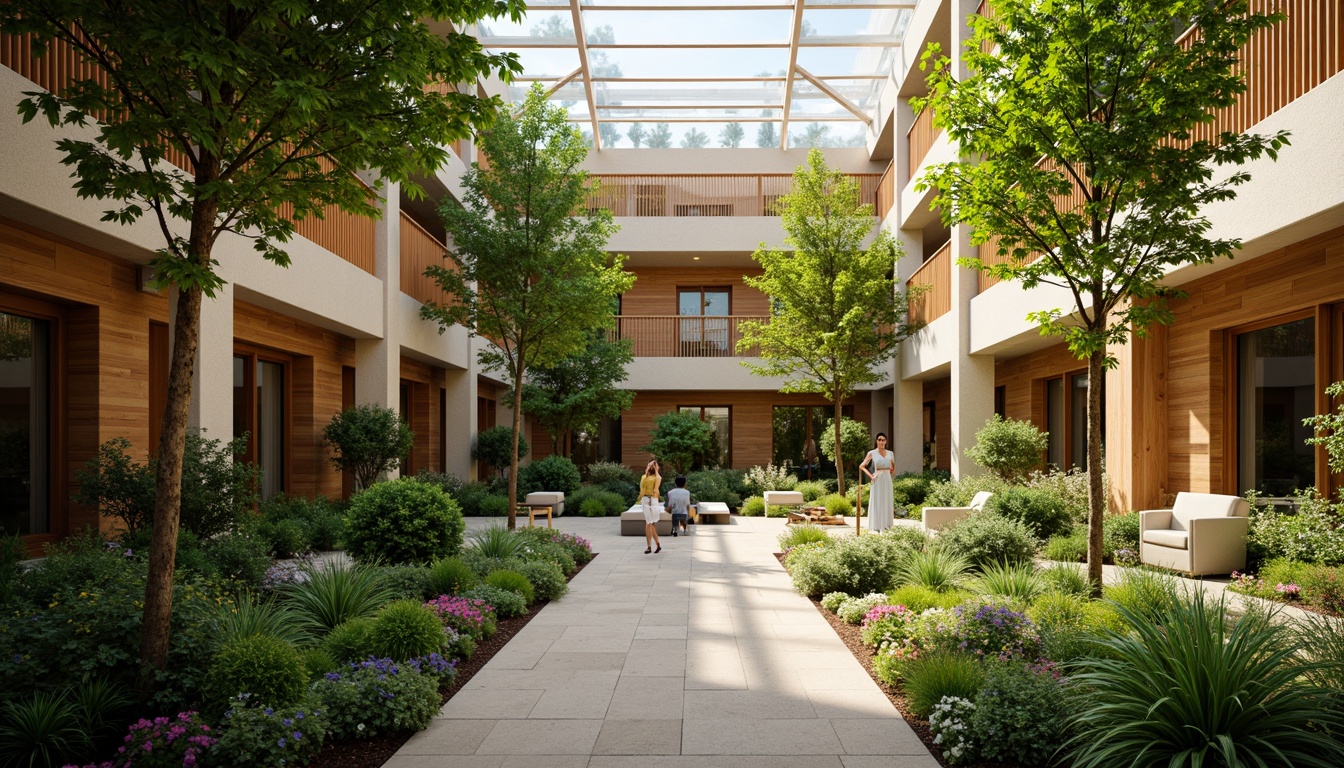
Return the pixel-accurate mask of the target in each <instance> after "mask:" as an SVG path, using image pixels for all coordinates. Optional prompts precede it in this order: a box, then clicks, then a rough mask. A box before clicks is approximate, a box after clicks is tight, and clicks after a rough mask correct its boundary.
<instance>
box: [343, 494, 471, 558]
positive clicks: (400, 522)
mask: <svg viewBox="0 0 1344 768" xmlns="http://www.w3.org/2000/svg"><path fill="white" fill-rule="evenodd" d="M349 524H350V527H349V531H348V532H347V534H346V551H347V552H349V553H350V556H351V557H353V558H355V560H357V561H362V562H367V561H370V560H378V561H381V562H383V563H387V564H392V565H395V564H401V563H428V562H433V561H435V560H438V559H439V558H442V557H447V556H449V555H455V554H457V553H458V552H459V551H460V550H461V549H462V532H463V531H464V530H465V529H466V523H465V522H463V520H462V512H461V510H460V509H459V508H458V506H457V502H456V501H453V498H452V497H451V496H449V495H448V494H446V493H444V492H443V490H442V489H440V488H439V487H438V486H435V485H426V484H425V483H417V482H416V481H414V480H410V479H402V480H394V481H392V482H390V483H379V484H377V485H375V486H373V487H372V488H369V489H367V490H364V491H360V492H359V493H357V494H355V496H354V497H353V498H351V499H350V510H349Z"/></svg>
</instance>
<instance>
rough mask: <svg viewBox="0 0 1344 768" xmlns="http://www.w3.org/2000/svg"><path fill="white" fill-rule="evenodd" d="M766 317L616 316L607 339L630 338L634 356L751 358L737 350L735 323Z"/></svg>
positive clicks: (751, 354)
mask: <svg viewBox="0 0 1344 768" xmlns="http://www.w3.org/2000/svg"><path fill="white" fill-rule="evenodd" d="M769 319H770V318H769V317H766V316H763V315H727V316H718V317H712V316H710V317H705V316H698V315H696V316H685V315H646V316H638V315H617V316H616V326H615V327H614V328H611V329H610V330H608V331H607V338H609V339H611V340H612V341H616V340H618V339H631V340H633V342H634V350H633V351H634V355H635V357H752V356H753V353H748V354H739V353H738V351H737V342H738V341H739V340H740V339H741V338H742V332H741V330H740V329H739V328H738V323H740V322H742V321H743V320H755V321H760V322H764V321H767V320H769Z"/></svg>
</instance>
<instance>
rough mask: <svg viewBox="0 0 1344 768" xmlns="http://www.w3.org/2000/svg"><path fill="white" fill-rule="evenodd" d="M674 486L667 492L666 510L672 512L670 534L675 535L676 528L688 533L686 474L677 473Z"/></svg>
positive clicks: (688, 506) (688, 509) (689, 511)
mask: <svg viewBox="0 0 1344 768" xmlns="http://www.w3.org/2000/svg"><path fill="white" fill-rule="evenodd" d="M673 482H674V483H675V485H676V486H677V487H676V488H673V489H672V490H670V491H668V492H667V511H668V512H671V513H672V535H673V536H674V537H675V536H676V535H677V529H678V528H680V529H681V530H682V531H685V532H687V533H690V528H689V527H687V524H688V523H689V522H690V519H691V503H692V502H691V492H690V491H688V490H686V476H685V475H677V479H676V480H675V481H673Z"/></svg>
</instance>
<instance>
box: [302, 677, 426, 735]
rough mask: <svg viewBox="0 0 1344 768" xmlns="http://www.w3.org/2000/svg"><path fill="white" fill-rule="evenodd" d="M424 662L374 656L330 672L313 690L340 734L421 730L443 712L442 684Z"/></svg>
mask: <svg viewBox="0 0 1344 768" xmlns="http://www.w3.org/2000/svg"><path fill="white" fill-rule="evenodd" d="M422 666H423V663H422V664H420V665H417V664H411V663H404V664H398V663H395V662H393V661H392V660H391V659H375V658H370V659H368V660H367V661H361V662H358V663H352V664H350V665H349V668H348V669H347V670H345V671H343V672H328V673H327V674H326V675H325V676H324V677H323V678H322V679H320V680H318V681H317V682H315V683H313V691H314V693H316V695H317V697H318V701H319V702H320V703H321V708H322V711H323V712H325V713H326V716H327V722H328V723H329V724H330V728H331V731H330V732H331V735H332V736H334V737H335V738H338V739H369V738H373V737H374V736H377V735H378V734H380V733H388V732H391V731H419V730H422V729H424V728H425V727H427V726H428V725H429V721H430V720H432V719H433V718H434V715H435V714H436V713H437V712H438V711H439V685H438V681H437V679H436V678H435V676H433V675H428V674H422V672H421V667H422Z"/></svg>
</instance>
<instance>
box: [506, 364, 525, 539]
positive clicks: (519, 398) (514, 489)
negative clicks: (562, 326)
mask: <svg viewBox="0 0 1344 768" xmlns="http://www.w3.org/2000/svg"><path fill="white" fill-rule="evenodd" d="M520 357H521V355H520ZM522 433H523V366H522V364H521V363H520V364H519V365H518V375H517V376H516V377H514V380H513V450H512V451H510V453H509V530H510V531H512V530H513V529H514V528H515V527H517V525H518V436H519V435H521V434H522Z"/></svg>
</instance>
